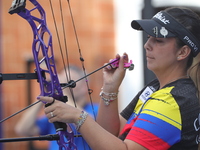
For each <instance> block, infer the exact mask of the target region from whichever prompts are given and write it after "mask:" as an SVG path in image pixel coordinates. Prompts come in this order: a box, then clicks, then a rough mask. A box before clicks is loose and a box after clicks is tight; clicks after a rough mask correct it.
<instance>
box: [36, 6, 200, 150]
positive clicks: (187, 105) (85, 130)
mask: <svg viewBox="0 0 200 150" xmlns="http://www.w3.org/2000/svg"><path fill="white" fill-rule="evenodd" d="M131 26H132V28H134V29H136V30H144V31H145V32H146V33H147V34H148V40H147V42H146V43H145V45H144V48H145V50H146V59H147V67H148V69H150V70H151V71H153V72H154V74H155V75H156V79H155V80H153V81H152V82H150V83H149V84H148V85H146V86H145V87H144V88H143V89H142V90H141V91H140V92H139V93H138V94H137V95H136V96H135V98H134V99H133V100H132V101H131V103H130V104H129V105H128V106H127V107H126V108H125V109H124V110H123V111H122V112H121V113H120V115H119V113H118V101H117V100H118V97H117V95H118V89H119V86H120V84H121V82H122V80H123V78H124V76H125V69H124V63H126V62H128V55H127V54H126V53H124V55H123V56H120V55H116V58H119V59H120V61H119V67H117V68H116V67H113V66H112V65H111V66H108V67H106V68H104V70H103V79H104V82H103V87H102V92H101V93H100V97H101V101H100V107H99V111H98V117H97V122H95V121H94V120H93V119H92V118H91V117H90V116H88V115H87V113H86V112H85V111H82V110H80V109H77V108H74V107H72V106H70V105H68V104H64V103H62V102H59V101H53V102H54V103H53V104H52V105H51V106H49V107H47V108H45V113H46V116H47V117H48V119H49V122H55V121H59V122H64V123H74V124H76V126H77V130H79V132H80V133H81V134H82V136H83V137H84V139H85V140H86V141H87V143H88V144H89V145H90V147H91V148H92V149H93V150H146V149H150V150H166V149H170V150H188V149H189V150H197V149H198V143H199V140H198V135H199V118H198V117H199V98H198V90H197V88H196V87H197V86H195V84H196V85H198V83H194V82H193V80H192V78H191V77H190V72H189V71H188V70H189V69H190V68H191V65H192V62H193V59H195V56H197V54H198V53H199V51H200V41H199V39H200V30H199V29H200V18H199V16H198V15H197V14H196V13H194V12H193V11H191V10H190V9H187V8H182V7H171V8H167V9H165V10H163V11H161V12H158V13H157V14H156V15H155V16H154V17H153V18H152V19H148V20H133V21H132V23H131ZM197 64H199V62H198V63H197ZM198 66H199V65H197V67H198ZM197 71H198V69H196V72H197ZM194 81H198V80H194ZM39 99H40V100H41V101H44V102H47V103H51V102H52V100H53V98H50V97H39Z"/></svg>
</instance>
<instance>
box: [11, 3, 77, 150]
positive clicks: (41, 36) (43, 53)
mask: <svg viewBox="0 0 200 150" xmlns="http://www.w3.org/2000/svg"><path fill="white" fill-rule="evenodd" d="M29 1H30V2H31V3H32V4H33V5H34V8H33V9H31V10H28V9H26V8H25V5H26V4H25V3H26V1H25V0H18V1H15V0H14V1H13V3H12V7H11V8H10V11H9V12H10V13H11V14H13V13H17V14H18V15H19V16H21V17H22V18H24V19H25V20H27V21H28V22H29V24H30V26H31V28H32V31H33V44H32V52H33V56H34V62H35V65H36V72H37V75H38V82H39V84H40V91H41V93H40V95H41V96H50V97H53V98H54V99H57V100H61V101H63V102H66V97H64V96H63V92H62V89H61V86H60V83H59V80H58V76H57V72H56V66H55V61H54V54H53V46H52V35H51V32H50V31H49V29H48V27H47V24H46V15H45V11H44V9H43V8H42V6H41V5H40V4H39V3H38V2H37V1H36V0H29ZM33 11H38V12H39V14H40V18H38V17H36V16H33V15H32V12H33ZM45 41H46V42H45ZM46 76H47V78H46ZM54 126H55V128H56V132H57V134H58V135H59V137H60V138H59V140H58V141H57V142H58V145H59V149H60V150H64V149H65V150H77V148H76V146H75V144H74V140H73V138H74V134H73V132H70V133H69V132H67V126H66V124H65V123H60V122H55V123H54Z"/></svg>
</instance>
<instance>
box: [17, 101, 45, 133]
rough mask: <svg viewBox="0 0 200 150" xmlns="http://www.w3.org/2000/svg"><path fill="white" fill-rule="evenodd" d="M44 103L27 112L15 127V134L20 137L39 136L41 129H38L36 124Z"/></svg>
mask: <svg viewBox="0 0 200 150" xmlns="http://www.w3.org/2000/svg"><path fill="white" fill-rule="evenodd" d="M42 106H43V103H42V102H40V103H38V104H37V105H36V106H33V107H32V108H30V109H29V110H28V111H26V112H25V113H24V114H23V115H22V117H21V118H20V120H19V121H18V122H17V124H16V126H15V132H16V133H17V134H19V135H23V136H30V135H36V134H39V129H38V128H37V127H36V125H35V122H36V119H37V117H38V113H39V111H40V110H41V107H42Z"/></svg>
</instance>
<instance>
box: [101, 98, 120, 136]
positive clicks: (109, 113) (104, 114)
mask: <svg viewBox="0 0 200 150" xmlns="http://www.w3.org/2000/svg"><path fill="white" fill-rule="evenodd" d="M117 103H118V102H117V100H115V101H113V102H111V103H110V104H109V105H108V106H106V105H105V104H104V102H103V101H102V100H101V101H100V106H99V111H98V115H97V122H98V123H99V124H100V125H101V126H102V127H103V128H104V129H106V130H107V131H108V132H110V133H112V134H114V135H115V136H118V134H119V130H120V120H119V112H118V104H117Z"/></svg>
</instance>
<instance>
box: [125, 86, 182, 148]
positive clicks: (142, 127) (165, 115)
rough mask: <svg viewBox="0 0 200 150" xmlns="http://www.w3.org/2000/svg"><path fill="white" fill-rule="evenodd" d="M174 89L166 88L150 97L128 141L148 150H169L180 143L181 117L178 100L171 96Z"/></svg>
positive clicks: (132, 128) (129, 134)
mask: <svg viewBox="0 0 200 150" xmlns="http://www.w3.org/2000/svg"><path fill="white" fill-rule="evenodd" d="M172 89H173V87H171V88H165V89H162V90H159V91H157V92H155V93H153V94H152V95H151V96H150V98H149V99H148V101H146V102H145V103H144V105H143V107H142V108H141V112H140V114H139V115H138V117H137V119H136V120H135V123H134V124H133V126H132V127H131V130H130V132H129V133H128V135H127V137H126V139H129V140H133V141H135V142H137V143H139V144H141V145H143V146H144V147H146V148H147V149H168V148H169V147H171V146H172V145H173V144H175V143H177V142H179V141H180V139H181V115H180V109H179V106H178V104H177V103H176V100H175V99H174V97H173V96H172V95H171V94H170V91H171V90H172Z"/></svg>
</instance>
